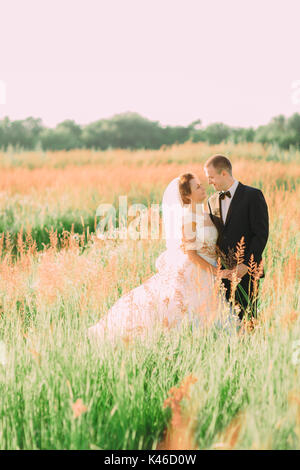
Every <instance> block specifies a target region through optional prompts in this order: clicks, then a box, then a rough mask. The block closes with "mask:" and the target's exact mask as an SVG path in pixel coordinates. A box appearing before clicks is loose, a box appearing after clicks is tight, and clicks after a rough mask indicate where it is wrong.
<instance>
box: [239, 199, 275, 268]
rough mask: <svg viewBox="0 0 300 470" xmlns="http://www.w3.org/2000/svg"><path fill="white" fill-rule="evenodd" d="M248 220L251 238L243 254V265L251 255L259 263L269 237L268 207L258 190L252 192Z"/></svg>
mask: <svg viewBox="0 0 300 470" xmlns="http://www.w3.org/2000/svg"><path fill="white" fill-rule="evenodd" d="M249 218H250V229H251V233H252V237H251V241H250V245H249V248H248V249H246V252H245V256H244V263H245V264H248V263H249V261H250V257H251V254H253V256H254V261H255V262H256V263H259V262H260V261H261V258H262V253H263V251H264V249H265V246H266V244H267V240H268V236H269V215H268V206H267V203H266V201H265V198H264V195H263V193H262V192H261V191H260V190H257V191H254V192H253V194H252V195H251V200H250V207H249Z"/></svg>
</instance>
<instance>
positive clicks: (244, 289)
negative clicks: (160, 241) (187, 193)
mask: <svg viewBox="0 0 300 470" xmlns="http://www.w3.org/2000/svg"><path fill="white" fill-rule="evenodd" d="M204 171H205V173H206V176H207V179H208V182H209V184H212V185H213V186H214V188H215V189H216V191H217V192H215V193H214V194H213V195H212V196H211V197H210V198H209V199H208V207H209V212H210V217H211V220H212V221H213V223H214V224H215V226H216V228H217V230H218V233H219V236H218V241H217V247H218V251H219V254H220V255H221V261H222V264H223V268H225V271H224V276H222V279H223V281H222V282H223V284H224V286H225V288H226V298H227V300H229V298H230V289H231V282H232V273H233V271H232V270H231V269H232V268H233V267H234V265H236V264H237V263H236V258H235V256H234V252H236V248H237V244H238V243H239V242H240V241H241V239H242V237H243V240H244V243H245V245H244V254H243V260H242V262H241V260H239V262H238V265H237V278H239V279H241V281H240V282H239V284H238V285H237V288H236V291H235V302H236V303H237V304H238V307H239V308H240V311H239V318H240V320H242V318H243V317H244V315H245V314H246V318H247V317H248V313H249V314H250V316H252V317H257V290H256V286H257V284H258V283H259V278H260V277H264V271H263V269H262V264H261V265H260V268H261V269H260V270H258V269H256V273H255V275H253V274H252V275H249V272H248V268H249V262H250V264H251V260H253V261H254V262H255V263H256V266H257V267H258V266H259V264H260V262H261V260H262V253H263V251H264V248H265V246H266V243H267V240H268V234H269V217H268V207H267V204H266V201H265V198H264V196H263V193H262V192H261V191H260V189H256V188H253V187H251V186H246V185H244V184H242V183H240V182H238V181H237V180H236V179H235V178H234V176H233V175H232V165H231V162H230V160H229V159H228V158H226V157H224V156H223V155H214V156H212V157H210V158H209V159H208V160H207V161H206V163H205V165H204ZM251 255H253V257H251ZM252 266H255V265H253V264H252ZM228 269H229V270H228ZM252 272H253V270H252ZM255 278H256V279H257V281H255Z"/></svg>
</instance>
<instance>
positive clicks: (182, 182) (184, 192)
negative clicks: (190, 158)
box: [178, 173, 196, 204]
mask: <svg viewBox="0 0 300 470" xmlns="http://www.w3.org/2000/svg"><path fill="white" fill-rule="evenodd" d="M195 177H196V175H194V174H193V173H183V174H182V175H180V176H179V183H178V187H179V192H180V196H181V199H182V202H183V204H190V203H191V201H190V200H189V199H187V196H190V194H191V192H192V191H191V185H190V181H191V180H192V179H193V178H195Z"/></svg>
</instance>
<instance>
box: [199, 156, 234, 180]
mask: <svg viewBox="0 0 300 470" xmlns="http://www.w3.org/2000/svg"><path fill="white" fill-rule="evenodd" d="M204 166H205V167H208V166H213V167H214V168H215V169H216V170H217V172H218V173H221V171H222V170H226V171H228V173H229V174H230V175H232V165H231V162H230V160H229V159H228V158H227V157H224V155H213V156H212V157H210V158H209V159H208V160H207V161H206V162H205V165H204Z"/></svg>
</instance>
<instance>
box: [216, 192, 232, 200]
mask: <svg viewBox="0 0 300 470" xmlns="http://www.w3.org/2000/svg"><path fill="white" fill-rule="evenodd" d="M226 196H228V197H229V198H231V192H230V191H221V192H220V194H219V198H220V199H225V197H226Z"/></svg>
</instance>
